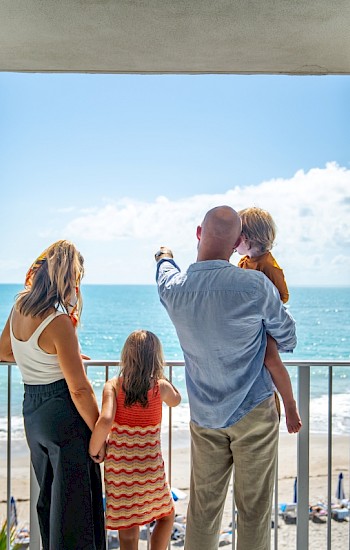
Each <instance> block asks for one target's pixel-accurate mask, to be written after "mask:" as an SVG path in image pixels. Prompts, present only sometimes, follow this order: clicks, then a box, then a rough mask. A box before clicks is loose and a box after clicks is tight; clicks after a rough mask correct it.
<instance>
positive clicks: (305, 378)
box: [297, 366, 310, 550]
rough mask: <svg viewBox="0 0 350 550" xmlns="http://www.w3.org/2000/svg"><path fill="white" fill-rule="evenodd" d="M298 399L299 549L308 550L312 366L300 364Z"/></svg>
mask: <svg viewBox="0 0 350 550" xmlns="http://www.w3.org/2000/svg"><path fill="white" fill-rule="evenodd" d="M298 401H299V412H300V416H301V419H302V422H303V427H302V429H301V430H300V432H299V433H298V452H297V455H298V457H297V464H298V468H297V476H298V480H297V549H298V550H308V548H309V508H310V506H309V443H310V436H309V429H310V426H309V424H310V422H309V419H310V367H302V366H298Z"/></svg>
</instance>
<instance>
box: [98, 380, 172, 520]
mask: <svg viewBox="0 0 350 550" xmlns="http://www.w3.org/2000/svg"><path fill="white" fill-rule="evenodd" d="M124 399H125V393H124V391H123V390H122V388H121V384H120V385H119V391H118V394H117V411H116V415H115V419H114V423H113V427H112V430H111V432H110V434H109V437H108V444H107V453H106V458H105V468H104V470H105V491H106V528H107V529H113V530H116V529H128V528H129V527H133V526H135V525H145V524H146V523H150V522H151V521H153V520H156V519H160V518H162V517H164V516H167V515H169V514H170V513H171V512H172V510H173V509H174V502H173V499H172V496H171V491H170V488H169V485H168V483H167V481H166V478H165V471H164V462H163V457H162V454H161V446H160V426H161V421H162V400H161V396H160V391H159V386H158V384H156V385H155V387H154V388H153V389H151V390H149V392H148V406H147V407H142V406H141V405H140V404H139V403H137V404H135V405H132V406H131V407H125V406H124Z"/></svg>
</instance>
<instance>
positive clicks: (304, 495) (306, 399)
mask: <svg viewBox="0 0 350 550" xmlns="http://www.w3.org/2000/svg"><path fill="white" fill-rule="evenodd" d="M83 362H84V366H85V368H86V369H88V367H101V368H105V376H106V379H107V377H108V374H109V373H108V368H109V367H119V366H120V365H121V361H120V360H119V359H118V360H109V359H108V360H94V359H89V360H84V361H83ZM283 363H284V364H285V366H286V367H293V366H295V367H298V403H299V412H300V414H301V416H302V417H303V424H304V427H303V430H301V432H300V433H299V434H298V439H297V472H298V476H297V491H298V503H297V517H298V525H297V548H298V550H307V549H308V538H309V527H308V524H309V521H308V520H309V514H308V510H309V483H308V480H309V443H310V441H309V438H310V430H309V418H310V379H311V368H312V367H321V368H327V369H328V438H327V439H328V468H327V473H328V506H327V509H328V519H327V549H328V550H329V549H330V548H331V514H330V512H331V474H332V452H331V451H332V443H331V441H332V395H333V385H332V377H333V368H334V367H347V368H350V358H349V359H348V360H346V359H320V360H315V359H312V360H308V359H287V360H284V361H283ZM12 365H16V363H15V362H11V361H0V367H1V366H3V367H7V368H8V419H7V420H8V434H10V433H11V414H10V408H11V391H10V388H11V367H12ZM165 366H167V367H169V368H170V371H169V372H170V374H169V376H170V379H171V376H172V368H173V367H184V366H185V362H184V360H178V359H174V360H166V361H165ZM171 414H172V413H171V408H170V409H169V433H168V439H169V457H170V458H169V480H171V438H172V434H171V426H172V420H171ZM10 462H11V437H8V438H7V468H8V470H9V465H10ZM33 480H34V475H33V472H32V470H31V488H30V493H31V497H30V498H31V501H32V500H33V501H34V500H35V499H34V494H35V496H36V498H37V494H36V493H35V491H37V488H36V486H35V483H32V481H33ZM277 481H278V476H277V472H276V486H277ZM10 495H11V481H10V476H9V475H8V479H7V520H8V526H9V524H10V523H9V522H10ZM30 510H31V518H30V519H31V525H33V526H35V529H33V531H31V544H30V548H31V549H35V550H37V549H38V548H39V546H40V543H39V541H40V536H39V527H38V522H37V518H36V515H35V509H34V507H32V506H31V508H30ZM277 520H278V494H277V491H276V492H275V525H276V526H277V525H278V522H277ZM232 522H233V523H232V525H233V529H232V548H234V547H235V537H234V522H235V515H234V503H233V518H232ZM9 544H10V543H9V538H8V540H7V550H9V549H10V546H9ZM276 548H278V530H277V529H275V549H276ZM349 550H350V522H349Z"/></svg>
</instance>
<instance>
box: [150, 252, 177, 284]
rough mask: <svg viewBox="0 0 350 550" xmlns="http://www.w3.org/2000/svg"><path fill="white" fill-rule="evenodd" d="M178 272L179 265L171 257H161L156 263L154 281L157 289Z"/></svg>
mask: <svg viewBox="0 0 350 550" xmlns="http://www.w3.org/2000/svg"><path fill="white" fill-rule="evenodd" d="M178 273H180V268H179V266H178V265H177V264H176V263H175V261H174V260H173V259H172V258H162V259H161V260H159V262H158V263H157V271H156V281H157V284H158V288H159V290H161V289H162V288H163V287H164V286H165V285H166V284H167V283H169V281H170V280H171V279H172V277H174V276H175V275H177V274H178Z"/></svg>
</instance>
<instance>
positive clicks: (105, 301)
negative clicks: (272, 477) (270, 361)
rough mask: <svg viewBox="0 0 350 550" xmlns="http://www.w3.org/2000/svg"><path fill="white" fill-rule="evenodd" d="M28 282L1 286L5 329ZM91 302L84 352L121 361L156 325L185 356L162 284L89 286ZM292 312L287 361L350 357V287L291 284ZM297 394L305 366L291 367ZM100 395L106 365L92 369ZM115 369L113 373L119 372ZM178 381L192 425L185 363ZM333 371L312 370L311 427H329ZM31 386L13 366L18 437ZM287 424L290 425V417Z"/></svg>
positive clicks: (1, 381) (345, 373) (349, 382)
mask: <svg viewBox="0 0 350 550" xmlns="http://www.w3.org/2000/svg"><path fill="white" fill-rule="evenodd" d="M21 288H22V287H21V286H20V285H11V284H8V285H7V284H1V285H0V327H1V329H2V327H3V326H4V324H5V322H6V319H7V317H8V314H9V312H10V309H11V307H12V304H13V301H14V297H15V295H16V294H17V292H18V291H19V290H21ZM82 293H83V300H84V307H83V314H82V323H81V327H80V328H79V340H80V344H81V349H82V353H84V354H85V355H88V356H89V357H91V359H94V360H106V359H108V360H118V359H119V357H120V351H121V349H122V347H123V344H124V341H125V339H126V337H127V336H128V334H130V332H132V331H133V330H135V329H138V328H143V329H147V330H151V331H152V332H154V333H155V334H157V336H158V337H159V338H160V340H161V342H162V344H163V349H164V354H165V357H166V359H167V360H178V361H179V360H183V356H182V352H181V348H180V346H179V343H178V340H177V336H176V332H175V329H174V327H173V325H172V324H171V322H170V320H169V318H168V316H167V314H166V312H165V310H164V308H163V307H162V306H161V304H160V302H159V299H158V294H157V288H156V286H155V285H154V286H153V285H84V284H83V285H82ZM288 307H289V311H290V312H291V314H292V315H293V317H294V319H295V320H296V323H297V335H298V345H297V348H296V350H295V351H294V353H293V354H292V355H291V354H284V355H282V359H285V360H287V359H293V360H294V359H312V360H316V361H317V360H322V359H324V360H334V359H335V360H345V361H350V292H349V289H348V288H290V300H289V303H288ZM289 373H290V376H291V380H292V384H293V387H294V391H295V394H297V368H296V367H289ZM88 374H89V378H90V379H91V380H92V383H93V386H94V389H95V392H96V395H97V397H98V399H99V400H100V398H101V391H102V387H103V383H104V369H100V368H96V367H91V368H90V369H89V372H88ZM112 374H113V373H112ZM173 381H174V383H175V385H176V386H177V387H178V388H179V390H180V391H181V393H182V395H183V400H182V403H181V405H180V406H179V407H178V408H177V409H176V410H175V411H174V421H175V427H176V428H182V427H183V428H185V427H186V426H187V424H188V419H189V410H188V402H187V396H186V389H185V376H184V368H183V367H178V368H175V369H174V378H173ZM327 387H328V369H326V368H321V367H313V368H312V369H311V405H310V410H311V422H310V426H311V431H313V432H326V430H327V408H328V405H327ZM22 398H23V386H22V382H21V376H20V373H19V371H18V368H17V367H13V368H12V385H11V402H12V407H11V418H12V437H13V439H19V438H22V437H23V422H22V415H21V406H22ZM333 411H334V414H333V431H334V433H338V434H343V433H349V430H350V368H348V367H336V368H335V369H334V374H333ZM6 417H7V367H6V366H1V367H0V439H5V438H6V437H7V435H6V434H7V420H6ZM281 430H285V424H284V421H282V422H281Z"/></svg>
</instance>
